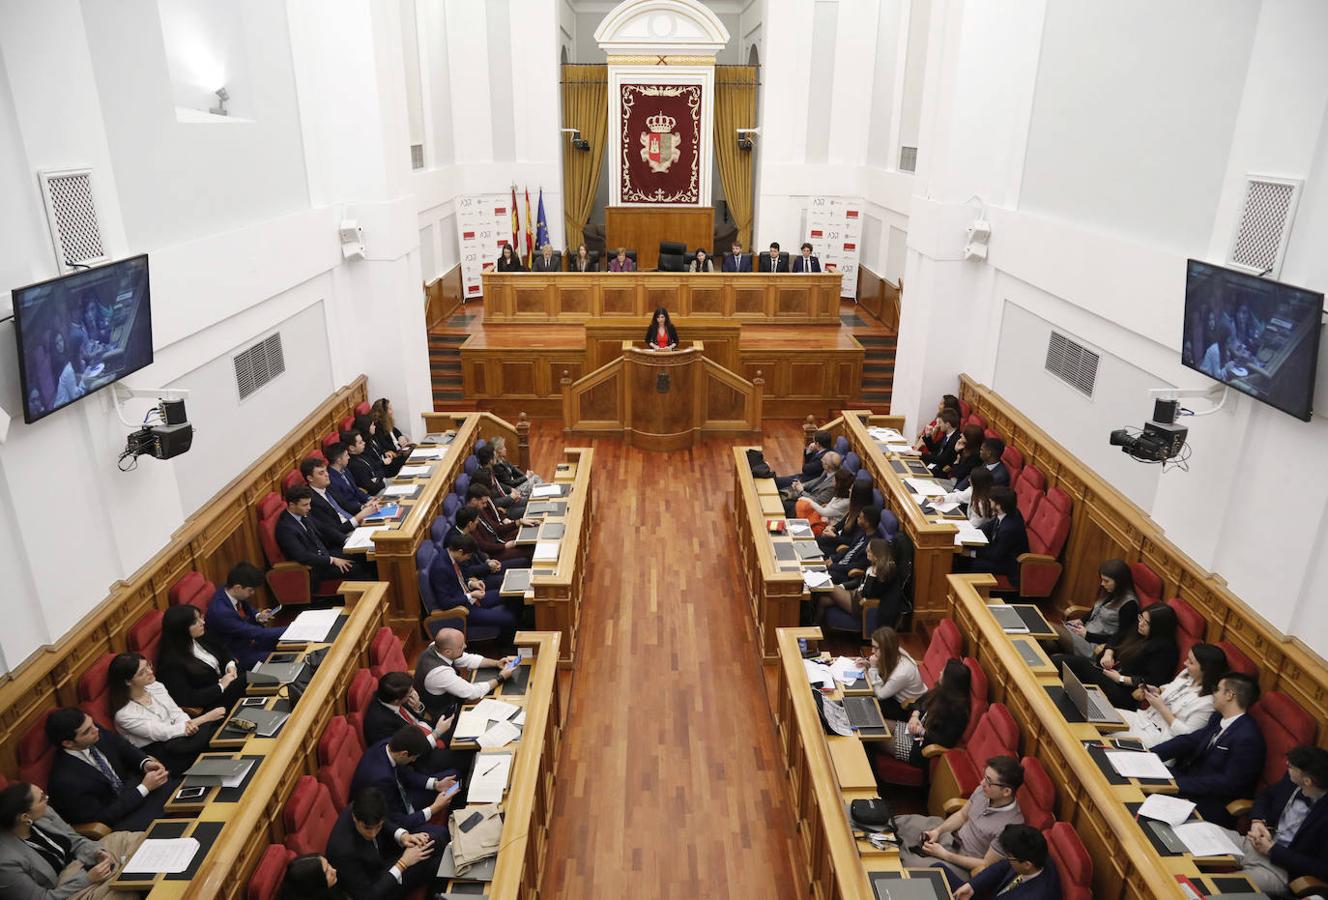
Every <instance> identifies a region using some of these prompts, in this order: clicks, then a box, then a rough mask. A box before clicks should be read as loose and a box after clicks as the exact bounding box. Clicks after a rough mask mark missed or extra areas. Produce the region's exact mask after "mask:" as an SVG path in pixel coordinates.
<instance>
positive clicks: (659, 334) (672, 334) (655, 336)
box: [644, 306, 678, 350]
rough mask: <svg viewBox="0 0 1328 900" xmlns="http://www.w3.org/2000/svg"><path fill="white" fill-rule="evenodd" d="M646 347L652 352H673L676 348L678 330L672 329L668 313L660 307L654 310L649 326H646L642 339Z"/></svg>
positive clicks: (671, 321)
mask: <svg viewBox="0 0 1328 900" xmlns="http://www.w3.org/2000/svg"><path fill="white" fill-rule="evenodd" d="M644 340H645V343H646V346H647V347H649V348H650V349H652V350H674V349H676V348H677V346H678V329H676V328H674V327H673V320H672V319H670V318H669V311H668V310H667V309H665V308H664V307H662V306H660V307H658V308H656V309H655V314H654V316H652V317H651V320H650V324H649V325H647V326H646V336H645V338H644Z"/></svg>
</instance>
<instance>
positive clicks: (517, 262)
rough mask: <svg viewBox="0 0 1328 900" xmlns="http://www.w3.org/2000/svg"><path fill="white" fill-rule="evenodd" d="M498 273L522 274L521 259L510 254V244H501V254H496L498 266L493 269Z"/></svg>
mask: <svg viewBox="0 0 1328 900" xmlns="http://www.w3.org/2000/svg"><path fill="white" fill-rule="evenodd" d="M494 268H495V269H497V270H498V271H499V272H524V271H526V267H525V266H523V265H521V257H519V256H517V255H516V254H515V253H513V252H512V245H511V244H503V252H502V253H500V254H498V264H497V265H496V266H495V267H494Z"/></svg>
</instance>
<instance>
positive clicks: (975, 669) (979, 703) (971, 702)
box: [959, 656, 987, 745]
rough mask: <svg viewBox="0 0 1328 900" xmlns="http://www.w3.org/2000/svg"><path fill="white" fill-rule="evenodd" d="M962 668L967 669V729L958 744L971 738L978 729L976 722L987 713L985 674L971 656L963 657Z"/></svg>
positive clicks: (964, 742)
mask: <svg viewBox="0 0 1328 900" xmlns="http://www.w3.org/2000/svg"><path fill="white" fill-rule="evenodd" d="M964 668H966V669H968V675H969V691H968V727H967V728H965V729H964V736H963V737H961V738H960V739H959V743H960V744H961V745H962V744H966V743H968V742H969V740H970V739H971V738H972V737H973V732H974V731H975V730H976V729H977V727H978V722H980V721H981V720H982V716H983V715H984V714H985V713H986V712H987V673H986V672H984V671H982V666H980V665H978V661H977V660H976V659H974V658H973V657H971V656H965V657H964Z"/></svg>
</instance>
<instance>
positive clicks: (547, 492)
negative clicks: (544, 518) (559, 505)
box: [530, 484, 567, 500]
mask: <svg viewBox="0 0 1328 900" xmlns="http://www.w3.org/2000/svg"><path fill="white" fill-rule="evenodd" d="M565 496H567V485H565V484H537V485H535V487H533V488H531V490H530V498H531V499H532V500H547V499H549V498H550V497H565Z"/></svg>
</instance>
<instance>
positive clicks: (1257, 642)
mask: <svg viewBox="0 0 1328 900" xmlns="http://www.w3.org/2000/svg"><path fill="white" fill-rule="evenodd" d="M959 396H960V397H961V398H963V399H964V400H965V401H967V402H968V403H969V404H971V405H972V407H973V410H974V411H975V412H977V413H979V414H981V415H982V416H983V417H984V418H986V420H987V423H988V425H989V426H990V427H991V428H993V429H995V430H996V432H997V433H999V434H1000V435H1001V437H1002V438H1004V439H1005V441H1006V443H1007V444H1013V445H1014V446H1015V447H1017V448H1019V450H1020V451H1021V452H1022V453H1023V454H1024V462H1025V465H1028V464H1032V465H1035V466H1037V467H1038V468H1039V469H1040V470H1041V471H1042V473H1043V474H1044V475H1046V476H1047V485H1048V487H1059V488H1060V489H1061V490H1063V491H1065V492H1066V493H1067V494H1069V495H1070V497H1071V498H1072V500H1073V502H1074V512H1073V516H1072V518H1071V524H1070V537H1069V540H1068V541H1067V542H1066V546H1065V552H1064V554H1063V561H1064V563H1065V571H1064V572H1063V573H1062V575H1061V580H1060V584H1059V585H1058V586H1057V589H1056V593H1055V596H1054V597H1053V600H1054V601H1055V603H1056V605H1057V606H1058V607H1060V608H1061V609H1064V608H1065V607H1066V606H1070V605H1076V604H1083V603H1084V602H1086V601H1087V600H1091V599H1092V597H1094V596H1095V595H1096V592H1097V584H1098V574H1097V569H1098V566H1099V565H1100V564H1101V562H1102V561H1103V560H1106V559H1111V558H1113V557H1115V558H1120V559H1124V560H1126V561H1127V562H1144V563H1147V564H1148V566H1149V567H1150V568H1151V569H1152V570H1153V571H1154V572H1156V573H1157V574H1158V575H1160V576H1161V577H1162V581H1163V597H1164V599H1165V598H1170V597H1180V598H1181V599H1183V600H1185V601H1186V602H1188V603H1189V604H1190V605H1191V606H1193V607H1194V608H1195V609H1196V610H1197V611H1198V612H1199V613H1200V614H1201V615H1202V616H1203V617H1204V620H1205V622H1206V623H1207V627H1208V632H1207V636H1206V637H1207V640H1208V641H1209V642H1210V643H1211V642H1216V641H1231V642H1232V643H1233V644H1235V645H1236V646H1237V647H1239V648H1240V649H1241V650H1242V651H1243V652H1244V653H1246V654H1247V655H1248V656H1249V657H1250V659H1251V660H1253V661H1254V662H1255V663H1256V664H1257V665H1258V666H1259V683H1260V686H1261V687H1262V688H1263V689H1264V690H1265V691H1269V690H1279V691H1284V692H1286V693H1287V694H1290V695H1291V696H1292V697H1293V698H1294V699H1295V700H1296V701H1297V702H1298V703H1300V705H1301V706H1303V707H1304V708H1305V709H1306V710H1307V711H1308V712H1310V713H1311V714H1312V715H1313V716H1314V717H1315V718H1316V719H1318V720H1319V721H1321V722H1322V721H1324V720H1325V719H1328V662H1325V660H1324V659H1323V657H1322V656H1320V655H1319V654H1317V653H1315V652H1314V651H1313V650H1311V649H1310V648H1309V647H1308V646H1307V645H1306V644H1305V643H1304V641H1303V640H1301V639H1300V638H1299V637H1290V636H1288V635H1285V634H1283V633H1282V632H1281V631H1279V630H1278V629H1277V628H1274V627H1273V626H1272V625H1271V624H1269V623H1268V622H1267V621H1266V620H1265V619H1264V618H1263V617H1262V616H1261V615H1259V613H1258V612H1257V611H1255V610H1254V609H1252V608H1251V607H1250V606H1249V605H1248V604H1246V603H1245V602H1244V601H1243V600H1241V599H1240V598H1239V597H1237V596H1236V595H1235V594H1234V593H1232V591H1231V590H1230V589H1229V588H1228V587H1227V585H1226V582H1225V581H1224V580H1223V579H1222V577H1221V576H1220V575H1215V574H1214V573H1212V572H1210V571H1208V570H1206V569H1204V568H1203V567H1202V566H1200V565H1199V564H1198V563H1196V562H1195V561H1194V560H1193V559H1191V558H1190V557H1189V556H1187V555H1186V554H1185V553H1184V552H1183V551H1181V549H1180V548H1179V547H1177V546H1176V545H1175V544H1173V543H1172V542H1171V541H1170V540H1168V539H1167V537H1166V534H1165V533H1164V532H1163V530H1162V528H1161V526H1159V525H1158V524H1157V523H1156V522H1154V521H1153V520H1152V518H1151V517H1149V516H1148V514H1147V513H1145V512H1144V511H1143V510H1142V509H1140V508H1139V507H1138V506H1136V505H1135V504H1134V503H1132V502H1131V501H1130V500H1129V499H1127V498H1126V497H1125V495H1124V494H1122V493H1121V492H1120V491H1118V490H1116V489H1115V488H1114V487H1112V486H1111V485H1110V484H1108V483H1107V482H1106V481H1104V480H1103V479H1102V478H1100V477H1099V476H1098V475H1097V473H1096V472H1094V471H1093V470H1092V469H1090V468H1089V467H1088V466H1087V465H1085V464H1084V463H1083V462H1082V461H1081V460H1079V459H1078V458H1077V457H1075V456H1074V455H1073V454H1072V453H1070V452H1069V451H1068V450H1066V449H1065V448H1064V447H1063V446H1061V445H1060V444H1059V443H1057V442H1056V441H1054V440H1053V439H1052V438H1051V437H1050V436H1049V435H1048V434H1047V433H1046V432H1045V431H1043V430H1042V429H1041V428H1039V427H1038V426H1037V425H1035V424H1034V423H1033V422H1032V421H1031V420H1030V419H1028V418H1027V417H1026V416H1024V415H1023V414H1022V413H1021V412H1019V411H1018V410H1017V409H1016V408H1015V407H1014V406H1013V405H1012V404H1011V403H1010V402H1009V401H1007V400H1006V399H1005V398H1003V397H1001V396H1000V395H999V394H997V393H996V392H995V391H993V390H991V389H990V388H988V387H986V386H985V385H980V384H978V383H977V382H975V381H973V379H971V378H969V377H968V376H967V375H964V376H961V377H960V387H959ZM1269 562H1270V564H1276V561H1275V560H1270V561H1269ZM1325 732H1328V729H1321V730H1320V735H1319V742H1320V743H1321V744H1324V745H1325V746H1328V733H1325Z"/></svg>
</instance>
